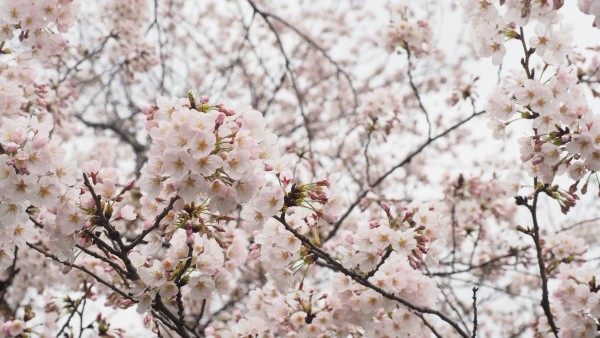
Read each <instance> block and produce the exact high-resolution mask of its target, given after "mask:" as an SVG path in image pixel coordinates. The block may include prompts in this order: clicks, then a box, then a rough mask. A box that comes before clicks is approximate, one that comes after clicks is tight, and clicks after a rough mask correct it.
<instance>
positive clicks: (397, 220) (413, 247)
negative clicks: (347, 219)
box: [336, 204, 444, 273]
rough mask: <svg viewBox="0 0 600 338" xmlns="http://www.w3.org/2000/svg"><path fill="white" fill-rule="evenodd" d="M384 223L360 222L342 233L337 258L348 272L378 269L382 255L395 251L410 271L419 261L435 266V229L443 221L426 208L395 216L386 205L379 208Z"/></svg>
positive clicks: (437, 251)
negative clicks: (351, 270)
mask: <svg viewBox="0 0 600 338" xmlns="http://www.w3.org/2000/svg"><path fill="white" fill-rule="evenodd" d="M383 208H384V210H385V213H386V215H387V219H386V220H382V221H378V220H372V221H371V222H369V223H360V224H358V225H357V229H356V231H354V232H353V231H350V230H346V231H344V232H343V233H342V238H343V241H342V243H341V245H340V246H338V247H337V249H336V250H337V254H338V258H339V259H340V260H341V262H342V264H344V266H346V267H347V268H349V269H358V270H359V271H361V272H364V273H368V272H370V271H372V270H374V269H376V267H377V266H378V264H379V262H380V261H381V259H382V258H381V257H382V256H384V255H385V256H388V255H389V254H390V253H389V252H388V251H391V252H395V253H397V254H398V255H400V257H404V258H405V259H406V263H407V264H409V265H410V266H411V267H412V268H413V269H419V268H421V266H422V263H421V262H422V261H424V260H425V259H426V260H427V261H428V262H431V263H436V262H437V255H439V254H440V251H441V249H442V248H443V246H444V240H443V239H441V238H440V237H439V235H440V231H439V229H438V227H439V226H440V223H442V222H444V220H443V218H442V217H440V216H439V215H438V214H437V213H435V211H434V209H433V208H432V207H429V206H428V205H421V206H418V207H417V206H414V207H408V208H406V210H404V212H402V213H401V214H400V215H398V216H395V215H393V213H392V210H391V209H390V206H389V205H387V204H384V205H383Z"/></svg>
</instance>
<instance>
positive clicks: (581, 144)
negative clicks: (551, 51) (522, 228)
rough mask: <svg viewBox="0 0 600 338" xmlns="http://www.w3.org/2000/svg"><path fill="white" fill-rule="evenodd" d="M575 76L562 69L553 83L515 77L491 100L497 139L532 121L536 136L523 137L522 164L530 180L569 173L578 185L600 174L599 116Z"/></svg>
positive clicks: (491, 122)
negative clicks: (521, 121)
mask: <svg viewBox="0 0 600 338" xmlns="http://www.w3.org/2000/svg"><path fill="white" fill-rule="evenodd" d="M576 83H577V77H576V74H575V73H574V72H573V71H572V69H569V68H561V69H559V70H558V72H557V73H556V75H554V76H553V77H552V78H551V79H550V80H549V81H545V82H544V83H540V81H538V80H531V79H515V81H514V83H513V84H510V85H506V86H505V87H503V88H502V89H500V90H498V91H497V92H495V93H494V94H493V95H491V96H490V99H489V101H488V111H489V113H490V115H491V117H492V120H491V121H490V123H489V124H490V126H492V128H493V129H494V133H495V135H496V137H502V135H503V132H504V128H505V127H506V126H507V125H509V124H510V123H513V122H514V121H516V120H511V119H512V118H513V117H515V115H517V114H518V115H517V120H519V119H528V120H531V121H532V128H533V129H534V130H535V134H534V135H533V136H530V137H522V138H521V139H519V143H520V145H521V148H520V152H521V160H522V161H523V162H525V163H528V164H529V173H530V175H531V176H534V177H535V176H537V177H540V178H541V179H542V182H544V183H547V184H550V183H552V181H553V179H554V177H555V176H556V175H560V174H563V173H565V172H567V173H568V174H569V177H570V178H571V179H573V180H574V181H580V180H581V179H582V178H584V176H585V175H586V174H588V173H591V172H595V171H597V170H600V146H599V145H598V144H597V142H596V140H597V138H596V136H597V135H596V134H597V130H599V129H598V123H597V122H596V120H597V118H596V117H595V116H594V115H592V112H591V110H590V109H589V108H588V105H587V101H586V99H585V96H584V94H583V92H582V90H581V88H580V87H579V85H577V84H576Z"/></svg>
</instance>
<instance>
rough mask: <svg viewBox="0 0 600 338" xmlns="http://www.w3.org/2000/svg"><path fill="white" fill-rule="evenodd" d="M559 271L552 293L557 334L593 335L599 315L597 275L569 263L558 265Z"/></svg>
mask: <svg viewBox="0 0 600 338" xmlns="http://www.w3.org/2000/svg"><path fill="white" fill-rule="evenodd" d="M559 270H560V273H559V278H560V285H559V286H558V288H557V289H556V290H555V291H554V292H553V298H554V300H555V302H554V303H553V304H555V308H554V311H556V316H557V322H558V325H559V326H560V328H561V330H560V337H565V338H566V337H590V338H591V337H595V336H596V332H597V327H598V319H599V318H600V296H599V295H598V290H599V289H600V285H598V278H597V276H596V275H595V274H594V273H593V272H592V271H590V270H587V269H584V268H579V267H574V266H571V265H568V264H561V265H560V267H559ZM542 329H543V328H542Z"/></svg>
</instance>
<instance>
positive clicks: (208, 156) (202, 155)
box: [131, 94, 290, 311]
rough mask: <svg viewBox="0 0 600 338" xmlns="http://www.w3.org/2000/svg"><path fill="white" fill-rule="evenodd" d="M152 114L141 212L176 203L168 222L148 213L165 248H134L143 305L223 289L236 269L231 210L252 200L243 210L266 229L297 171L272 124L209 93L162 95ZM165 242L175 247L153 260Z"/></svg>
mask: <svg viewBox="0 0 600 338" xmlns="http://www.w3.org/2000/svg"><path fill="white" fill-rule="evenodd" d="M146 114H147V123H146V129H147V130H148V131H149V133H150V136H151V138H152V148H151V149H150V157H149V160H148V163H147V164H146V165H145V166H144V168H143V169H142V176H141V178H140V188H141V192H142V198H141V201H140V202H141V204H142V212H143V214H144V215H156V214H157V213H159V212H160V211H161V210H163V209H164V208H165V207H166V202H167V201H168V200H169V199H171V200H172V201H176V202H175V203H174V204H173V205H172V206H173V210H172V211H171V212H170V213H169V216H168V217H165V219H164V221H163V222H162V223H159V224H155V225H154V226H153V223H154V222H155V219H154V217H149V216H146V220H145V227H146V229H149V230H152V231H151V232H150V233H148V236H149V238H151V241H152V242H153V243H157V244H158V246H157V245H151V246H148V247H146V248H144V250H143V251H142V252H133V253H131V255H133V256H132V260H133V261H135V262H137V263H136V265H137V266H138V267H139V268H140V276H141V279H142V281H143V285H142V286H141V288H140V289H139V290H138V293H137V296H136V297H138V298H139V299H141V300H142V304H143V305H141V306H140V308H139V309H140V311H143V310H145V309H146V308H147V307H148V306H149V305H150V303H151V301H152V299H153V298H154V296H155V295H156V294H157V293H159V294H160V295H161V296H162V297H165V298H169V297H172V296H173V295H174V294H176V293H177V292H178V288H180V287H182V286H184V285H189V286H190V288H191V294H192V296H194V297H196V298H198V297H200V298H203V299H206V298H209V296H210V295H211V294H212V292H213V291H214V290H218V291H220V292H224V290H225V289H226V288H227V285H229V280H230V273H229V272H228V270H227V269H225V259H224V258H225V256H224V250H225V249H226V248H227V246H228V243H226V242H225V241H224V239H222V237H223V233H225V232H226V231H227V230H226V229H225V228H224V226H225V223H226V222H227V221H229V220H231V219H232V217H231V216H230V215H229V214H230V213H231V212H232V211H234V209H236V208H237V207H238V206H239V205H247V207H246V210H251V211H250V212H249V213H248V212H245V213H244V215H249V220H250V221H251V222H252V223H253V226H254V227H259V226H260V225H262V223H263V222H264V221H265V220H266V219H269V218H270V217H271V216H274V215H276V214H278V213H279V211H280V210H281V209H282V208H283V206H284V190H283V188H282V187H281V186H280V185H279V184H278V183H277V182H278V181H277V179H280V180H284V181H285V180H286V177H290V175H286V174H285V173H282V171H285V166H284V163H281V162H280V160H281V159H280V158H278V149H277V148H276V146H275V140H276V137H275V136H274V135H273V134H271V133H269V132H267V131H266V130H265V125H266V122H265V120H264V118H263V117H262V115H261V113H259V112H258V111H255V110H251V109H241V110H238V111H237V112H236V111H233V110H230V109H228V108H226V107H225V106H223V105H221V104H218V105H210V104H209V100H208V98H205V97H203V98H202V99H201V100H200V102H196V101H195V99H194V98H193V96H192V95H191V94H190V96H189V98H187V99H180V98H172V99H167V98H160V99H159V100H158V101H157V106H154V107H151V108H149V109H147V110H146ZM269 175H271V176H269ZM163 240H165V241H167V242H170V245H171V249H170V250H169V251H168V253H167V255H166V257H165V258H164V259H162V260H157V259H153V260H151V261H150V262H146V259H147V258H150V257H152V256H153V255H154V254H155V253H156V251H157V250H158V249H159V248H160V243H161V242H162V241H163ZM229 268H230V269H231V268H233V266H229ZM184 274H185V276H186V278H185V279H184ZM173 292H174V293H173Z"/></svg>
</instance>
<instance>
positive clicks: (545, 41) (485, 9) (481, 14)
mask: <svg viewBox="0 0 600 338" xmlns="http://www.w3.org/2000/svg"><path fill="white" fill-rule="evenodd" d="M500 2H501V3H503V4H504V6H505V7H506V10H505V13H504V14H502V13H501V11H500V8H499V6H497V4H496V3H497V2H496V1H494V0H463V1H462V6H463V8H464V10H465V14H466V16H467V18H468V19H469V20H470V22H471V26H472V29H473V31H474V34H475V36H476V39H477V43H476V46H475V49H476V50H477V53H478V54H479V56H482V57H489V56H491V57H492V63H493V64H495V65H498V64H500V63H501V62H502V59H503V58H504V55H505V54H506V48H505V46H504V43H505V42H506V41H507V40H510V39H511V38H519V37H520V34H522V32H517V31H515V30H514V26H515V25H518V26H524V25H526V24H528V23H529V21H530V20H531V19H535V20H536V21H538V24H537V26H536V28H535V34H534V36H533V37H531V39H530V43H531V47H533V48H534V49H535V53H536V54H537V55H539V56H540V57H541V58H542V60H544V62H546V63H547V64H559V63H561V62H562V60H564V57H565V56H566V55H567V54H568V53H569V52H570V51H571V50H572V47H571V43H572V40H573V36H572V33H571V27H570V26H568V25H564V24H562V23H561V22H560V19H559V15H558V13H557V11H556V10H557V9H558V8H560V7H561V5H559V4H554V5H553V4H552V3H550V2H549V1H519V0H508V1H500ZM555 3H556V2H555ZM507 38H508V39H507ZM533 51H534V50H533V49H532V53H533Z"/></svg>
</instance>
